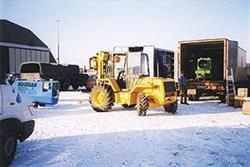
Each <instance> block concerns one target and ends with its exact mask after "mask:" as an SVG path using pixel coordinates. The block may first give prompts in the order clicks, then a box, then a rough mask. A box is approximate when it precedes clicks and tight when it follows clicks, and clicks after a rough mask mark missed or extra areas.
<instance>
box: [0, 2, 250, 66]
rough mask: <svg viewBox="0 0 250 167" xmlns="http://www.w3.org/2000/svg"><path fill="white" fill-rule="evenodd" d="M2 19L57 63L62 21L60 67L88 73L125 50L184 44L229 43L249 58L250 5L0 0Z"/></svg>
mask: <svg viewBox="0 0 250 167" xmlns="http://www.w3.org/2000/svg"><path fill="white" fill-rule="evenodd" d="M0 18H1V19H7V20H10V21H12V22H14V23H17V24H19V25H21V26H24V27H26V28H28V29H30V30H32V31H33V32H34V33H35V34H36V35H37V36H38V37H39V38H40V39H41V40H42V41H43V42H44V43H46V44H47V45H48V47H49V48H50V49H51V51H52V53H53V55H54V57H55V58H57V21H56V20H60V22H59V34H60V35H59V38H60V59H61V61H60V63H67V64H79V65H80V66H84V65H86V66H87V67H88V60H89V57H91V56H94V55H95V54H96V53H97V52H98V51H100V50H106V51H111V50H112V48H113V47H114V46H124V45H125V46H135V45H137V46H139V45H155V46H157V47H161V48H165V49H169V50H174V51H176V50H177V42H178V41H181V40H190V39H203V38H220V37H225V38H229V39H232V40H237V41H239V45H240V46H241V47H242V48H244V49H245V50H247V51H248V52H250V1H248V0H189V1H186V0H175V1H174V0H165V1H164V0H154V1H153V0H138V1H132V0H125V1H122V0H120V1H119V0H103V1H101V0H99V1H97V0H93V1H87V0H86V1H84V0H71V1H66V0H36V1H33V0H0ZM248 62H250V54H248Z"/></svg>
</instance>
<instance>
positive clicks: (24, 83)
mask: <svg viewBox="0 0 250 167" xmlns="http://www.w3.org/2000/svg"><path fill="white" fill-rule="evenodd" d="M17 86H23V87H37V83H32V82H18V85H17Z"/></svg>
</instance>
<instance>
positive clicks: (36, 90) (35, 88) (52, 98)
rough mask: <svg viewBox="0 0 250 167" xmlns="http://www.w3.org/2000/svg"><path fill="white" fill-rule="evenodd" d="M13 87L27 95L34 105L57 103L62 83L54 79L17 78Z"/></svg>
mask: <svg viewBox="0 0 250 167" xmlns="http://www.w3.org/2000/svg"><path fill="white" fill-rule="evenodd" d="M12 86H13V88H14V89H15V90H17V91H19V92H21V93H22V94H24V95H27V97H28V98H30V99H31V100H32V102H33V106H34V107H38V105H40V106H45V105H55V104H57V103H58V99H59V90H60V83H59V82H58V81H53V80H49V81H46V80H22V79H16V80H15V81H14V83H13V84H12Z"/></svg>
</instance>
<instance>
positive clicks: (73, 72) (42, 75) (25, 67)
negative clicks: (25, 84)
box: [20, 62, 89, 90]
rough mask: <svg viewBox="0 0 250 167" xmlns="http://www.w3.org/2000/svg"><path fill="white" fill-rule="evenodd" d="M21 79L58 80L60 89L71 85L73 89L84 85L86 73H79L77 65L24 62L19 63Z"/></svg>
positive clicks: (65, 88) (66, 88)
mask: <svg viewBox="0 0 250 167" xmlns="http://www.w3.org/2000/svg"><path fill="white" fill-rule="evenodd" d="M20 73H21V79H28V80H37V79H44V80H50V79H53V80H55V81H59V82H60V89H61V90H68V88H69V86H70V85H71V86H72V87H73V89H75V90H76V89H78V87H80V86H85V85H86V81H87V80H88V77H89V76H88V74H83V73H80V68H79V66H78V65H62V64H55V63H39V62H26V63H22V64H21V68H20Z"/></svg>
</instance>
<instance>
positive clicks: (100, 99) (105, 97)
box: [90, 85, 114, 112]
mask: <svg viewBox="0 0 250 167" xmlns="http://www.w3.org/2000/svg"><path fill="white" fill-rule="evenodd" d="M113 96H114V93H113V90H112V88H111V87H110V86H105V85H104V86H96V87H94V88H93V89H92V91H91V94H90V104H91V106H92V108H93V109H94V110H95V111H96V112H107V111H108V110H109V109H111V107H112V106H113V102H114V97H113Z"/></svg>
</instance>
